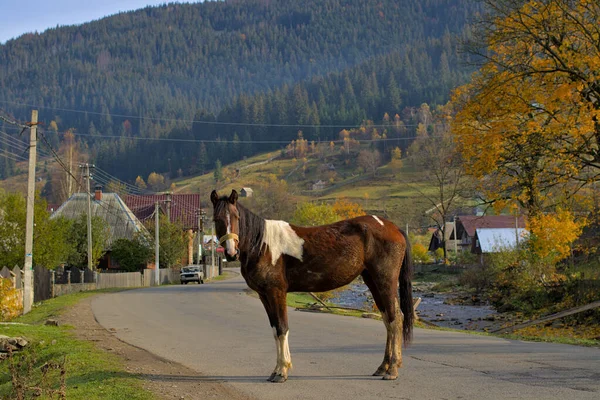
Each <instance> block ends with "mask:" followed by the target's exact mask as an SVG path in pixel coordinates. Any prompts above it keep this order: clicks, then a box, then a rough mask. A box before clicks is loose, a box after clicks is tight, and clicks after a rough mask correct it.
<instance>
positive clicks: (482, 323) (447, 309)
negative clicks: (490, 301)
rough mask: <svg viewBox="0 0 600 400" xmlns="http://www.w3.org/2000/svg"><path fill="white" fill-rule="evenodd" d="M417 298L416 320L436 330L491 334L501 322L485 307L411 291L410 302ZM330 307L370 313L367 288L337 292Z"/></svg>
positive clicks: (351, 287)
mask: <svg viewBox="0 0 600 400" xmlns="http://www.w3.org/2000/svg"><path fill="white" fill-rule="evenodd" d="M417 297H420V298H421V304H419V306H418V307H417V314H418V315H419V318H420V319H422V320H424V321H427V322H431V323H433V324H435V325H437V326H441V327H447V328H454V329H466V330H476V331H486V330H494V329H496V328H499V327H500V325H501V323H502V321H500V320H499V318H498V315H499V314H498V313H497V312H496V311H495V310H494V309H493V308H492V307H490V306H487V305H454V304H448V300H449V299H450V298H451V295H448V294H441V293H434V292H431V291H427V290H425V291H423V290H422V289H420V288H419V287H415V289H414V291H413V298H417ZM330 302H331V303H333V304H335V305H338V306H340V307H350V308H358V309H363V310H365V311H371V310H373V297H372V296H371V292H370V291H369V289H368V288H367V286H366V285H365V284H364V283H362V282H360V283H358V282H355V283H352V284H350V285H349V287H348V289H346V290H343V291H341V292H338V293H337V295H336V297H334V298H333V299H331V300H330Z"/></svg>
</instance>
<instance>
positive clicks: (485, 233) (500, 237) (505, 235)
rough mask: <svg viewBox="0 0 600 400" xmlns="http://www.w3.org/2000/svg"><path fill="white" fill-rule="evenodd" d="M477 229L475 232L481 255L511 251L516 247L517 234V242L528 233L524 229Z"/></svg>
mask: <svg viewBox="0 0 600 400" xmlns="http://www.w3.org/2000/svg"><path fill="white" fill-rule="evenodd" d="M516 231H517V232H515V228H478V229H477V230H476V235H477V239H478V240H479V247H480V248H481V252H482V253H495V252H499V251H502V250H512V249H514V248H515V247H516V246H517V234H518V235H519V240H525V239H526V238H527V237H528V236H529V231H527V229H525V228H518V229H517V230H516Z"/></svg>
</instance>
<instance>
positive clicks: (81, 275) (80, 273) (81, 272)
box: [79, 270, 85, 283]
mask: <svg viewBox="0 0 600 400" xmlns="http://www.w3.org/2000/svg"><path fill="white" fill-rule="evenodd" d="M79 283H85V279H84V277H83V270H81V271H79Z"/></svg>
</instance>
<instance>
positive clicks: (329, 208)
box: [292, 199, 365, 226]
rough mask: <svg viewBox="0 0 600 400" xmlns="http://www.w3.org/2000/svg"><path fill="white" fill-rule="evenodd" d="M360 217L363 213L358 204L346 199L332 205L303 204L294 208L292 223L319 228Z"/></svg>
mask: <svg viewBox="0 0 600 400" xmlns="http://www.w3.org/2000/svg"><path fill="white" fill-rule="evenodd" d="M361 215H365V212H364V210H363V208H362V207H361V206H360V204H356V203H353V202H351V201H348V200H346V199H339V200H336V201H335V203H333V204H327V203H312V202H305V203H301V204H299V205H298V206H297V207H296V211H295V212H294V215H293V217H292V222H293V223H294V224H297V225H300V226H319V225H327V224H332V223H334V222H337V221H341V220H344V219H350V218H355V217H360V216H361Z"/></svg>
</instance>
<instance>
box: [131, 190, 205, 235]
mask: <svg viewBox="0 0 600 400" xmlns="http://www.w3.org/2000/svg"><path fill="white" fill-rule="evenodd" d="M166 200H167V195H166V194H149V195H127V196H125V203H126V204H127V205H128V206H129V208H130V209H131V211H133V213H134V214H135V215H136V217H138V218H139V219H140V220H141V221H145V220H147V219H149V218H152V216H153V215H154V204H155V203H156V202H158V203H159V204H160V208H161V210H162V212H163V214H165V215H166V214H167V212H166V211H167V209H166V207H167V204H166ZM198 210H200V194H198V193H193V194H171V222H180V223H182V224H183V228H184V229H192V230H196V231H197V230H198V214H197V213H198Z"/></svg>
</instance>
